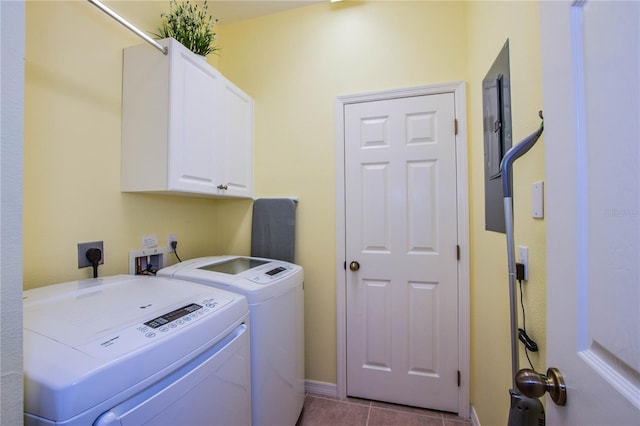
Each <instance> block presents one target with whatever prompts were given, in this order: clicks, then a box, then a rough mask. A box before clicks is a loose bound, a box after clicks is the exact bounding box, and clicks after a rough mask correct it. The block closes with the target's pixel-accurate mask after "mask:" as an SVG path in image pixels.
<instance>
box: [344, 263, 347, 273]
mask: <svg viewBox="0 0 640 426" xmlns="http://www.w3.org/2000/svg"><path fill="white" fill-rule="evenodd" d="M344 270H345V271H346V270H347V261H346V260H345V261H344Z"/></svg>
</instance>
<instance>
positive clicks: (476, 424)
mask: <svg viewBox="0 0 640 426" xmlns="http://www.w3.org/2000/svg"><path fill="white" fill-rule="evenodd" d="M470 414H471V424H472V425H473V426H480V419H479V418H478V413H476V409H475V407H474V406H473V405H471V413H470Z"/></svg>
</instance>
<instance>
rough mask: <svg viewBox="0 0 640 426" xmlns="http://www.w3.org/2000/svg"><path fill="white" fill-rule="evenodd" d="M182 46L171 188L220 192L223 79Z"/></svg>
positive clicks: (172, 119)
mask: <svg viewBox="0 0 640 426" xmlns="http://www.w3.org/2000/svg"><path fill="white" fill-rule="evenodd" d="M176 45H177V43H176ZM179 47H180V48H182V46H179ZM180 48H179V54H175V55H173V56H172V59H171V71H170V73H171V82H170V89H169V123H170V124H169V156H168V157H169V176H168V186H169V188H168V189H169V190H177V191H187V192H193V193H201V194H216V193H217V191H218V189H217V186H218V185H220V181H221V180H222V176H223V173H224V172H223V170H221V169H220V167H219V165H220V164H221V161H220V159H221V158H222V157H223V156H224V152H223V149H222V145H221V144H220V143H218V141H220V140H221V138H222V131H221V130H222V129H221V125H222V124H223V123H222V120H221V116H220V114H221V111H220V110H221V108H220V106H221V96H220V94H221V87H222V83H221V81H222V79H223V77H222V76H221V74H220V73H219V72H218V71H216V70H215V69H214V68H212V67H211V66H209V65H208V64H207V62H206V61H205V59H203V58H200V57H198V56H196V55H194V54H192V53H191V52H189V51H188V50H186V48H182V49H180ZM176 53H178V52H176Z"/></svg>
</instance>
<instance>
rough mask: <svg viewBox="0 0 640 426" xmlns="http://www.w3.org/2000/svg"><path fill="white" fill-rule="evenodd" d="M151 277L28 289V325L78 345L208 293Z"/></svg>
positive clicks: (78, 282) (45, 334)
mask: <svg viewBox="0 0 640 426" xmlns="http://www.w3.org/2000/svg"><path fill="white" fill-rule="evenodd" d="M150 278H151V277H143V276H132V275H121V276H117V277H107V278H104V279H99V280H86V281H74V282H69V283H64V284H61V285H56V286H50V287H42V288H39V289H33V290H27V291H25V292H24V299H23V302H24V328H25V329H27V330H30V331H33V332H34V333H37V334H40V335H42V336H45V337H48V338H50V339H53V340H55V341H58V342H60V343H62V344H64V345H67V346H71V347H74V348H78V347H80V346H83V345H85V344H87V343H89V342H91V341H94V340H96V339H98V338H100V337H101V336H104V335H107V334H110V333H113V332H114V331H117V330H120V329H122V328H125V327H128V326H131V325H132V324H136V323H140V324H142V323H144V321H147V320H148V319H150V317H152V316H154V315H155V313H157V314H160V313H164V311H167V310H168V309H170V308H171V307H174V308H175V307H177V306H176V305H180V304H181V303H187V301H192V300H193V299H194V298H195V297H197V296H198V295H200V294H202V293H203V288H202V287H201V286H184V285H180V286H176V283H175V281H173V280H169V279H166V278H153V279H150Z"/></svg>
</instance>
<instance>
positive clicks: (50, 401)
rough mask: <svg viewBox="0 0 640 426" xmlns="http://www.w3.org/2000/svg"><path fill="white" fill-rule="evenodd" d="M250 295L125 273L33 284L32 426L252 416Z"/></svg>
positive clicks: (222, 420) (27, 332)
mask: <svg viewBox="0 0 640 426" xmlns="http://www.w3.org/2000/svg"><path fill="white" fill-rule="evenodd" d="M248 312H249V311H248V304H247V301H246V298H245V297H243V296H241V295H238V294H235V293H230V292H227V291H223V290H219V289H215V288H211V287H209V286H203V285H199V284H194V283H189V282H186V281H179V280H172V279H168V278H158V277H146V276H145V277H143V276H131V275H120V276H113V277H106V278H98V279H91V280H83V281H74V282H68V283H62V284H55V285H51V286H47V287H42V288H38V289H33V290H26V291H25V292H24V379H25V380H24V386H25V394H24V398H25V400H24V422H25V425H82V426H87V425H94V426H114V425H118V426H129V425H131V426H133V425H136V426H139V425H153V426H159V425H166V426H169V425H171V426H175V425H181V426H182V425H194V426H195V425H204V424H206V425H249V424H251V377H250V373H251V372H250V349H249V345H250V339H249V334H250V333H249V314H248Z"/></svg>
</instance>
